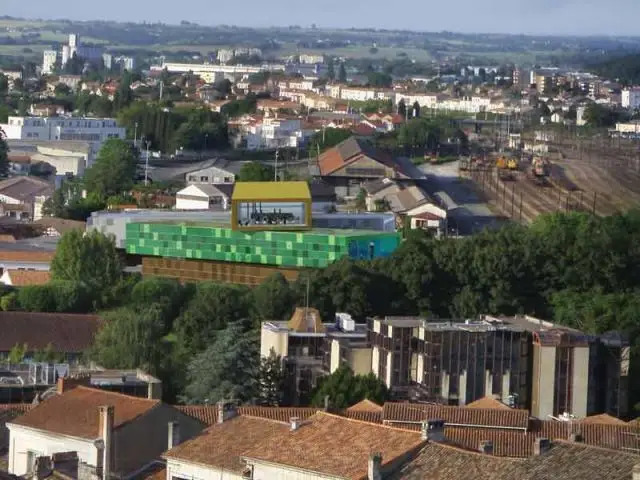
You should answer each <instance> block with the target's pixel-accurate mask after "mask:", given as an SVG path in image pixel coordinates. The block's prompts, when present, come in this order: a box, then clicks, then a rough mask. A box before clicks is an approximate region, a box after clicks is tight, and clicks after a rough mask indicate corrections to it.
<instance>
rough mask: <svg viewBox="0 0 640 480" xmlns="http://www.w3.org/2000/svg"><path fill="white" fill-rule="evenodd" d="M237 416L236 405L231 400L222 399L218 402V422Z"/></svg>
mask: <svg viewBox="0 0 640 480" xmlns="http://www.w3.org/2000/svg"><path fill="white" fill-rule="evenodd" d="M235 416H236V407H235V405H234V404H233V403H231V402H226V401H224V400H220V401H219V402H218V423H224V422H226V421H227V420H230V419H231V418H233V417H235Z"/></svg>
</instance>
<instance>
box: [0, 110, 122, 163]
mask: <svg viewBox="0 0 640 480" xmlns="http://www.w3.org/2000/svg"><path fill="white" fill-rule="evenodd" d="M0 128H2V129H3V130H4V132H5V134H6V136H7V139H9V140H54V141H57V140H75V141H83V142H88V143H89V144H90V145H91V150H92V152H91V153H92V154H95V153H97V152H98V150H99V149H100V145H102V143H103V142H104V141H106V140H108V139H109V138H121V139H124V138H125V136H126V131H125V129H124V128H123V127H119V126H118V124H117V122H116V120H115V119H113V118H89V117H9V119H8V122H7V123H6V124H2V125H0ZM90 158H93V155H90Z"/></svg>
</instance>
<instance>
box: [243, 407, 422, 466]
mask: <svg viewBox="0 0 640 480" xmlns="http://www.w3.org/2000/svg"><path fill="white" fill-rule="evenodd" d="M271 440H272V441H270V442H264V443H262V444H259V445H256V444H254V445H252V447H251V448H249V449H247V450H245V452H244V453H243V456H244V457H247V458H250V459H255V460H258V461H264V462H269V463H276V464H280V465H286V466H289V467H292V468H295V469H302V470H306V471H313V472H319V473H321V474H323V475H325V476H332V477H337V478H343V479H362V478H366V476H367V463H368V459H369V455H370V454H371V453H372V452H378V453H380V454H381V455H382V466H383V468H384V466H385V465H389V464H391V463H393V462H394V460H397V459H398V457H402V456H404V455H407V454H410V453H411V452H414V451H415V450H416V449H418V448H420V447H421V446H422V445H424V441H423V440H422V438H421V435H420V433H417V432H409V431H404V430H401V429H397V428H392V427H385V426H382V425H374V424H370V423H367V422H361V421H358V420H352V419H348V418H344V417H340V416H337V415H331V414H328V413H324V412H319V413H317V414H316V415H314V416H313V417H311V418H310V419H309V420H308V421H307V422H303V423H302V424H301V425H300V427H299V428H298V429H297V430H295V431H292V430H290V429H287V431H286V433H284V434H283V433H281V434H279V435H278V436H277V437H276V441H273V440H274V439H273V438H272V439H271ZM342 446H344V448H343V447H342Z"/></svg>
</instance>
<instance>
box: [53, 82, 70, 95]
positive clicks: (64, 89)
mask: <svg viewBox="0 0 640 480" xmlns="http://www.w3.org/2000/svg"><path fill="white" fill-rule="evenodd" d="M53 93H54V95H55V96H56V97H66V96H67V95H69V94H71V89H70V88H69V86H68V85H65V84H64V83H59V84H58V85H56V86H55V88H54V89H53Z"/></svg>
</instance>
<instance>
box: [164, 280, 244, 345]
mask: <svg viewBox="0 0 640 480" xmlns="http://www.w3.org/2000/svg"><path fill="white" fill-rule="evenodd" d="M249 295H250V293H249V290H248V289H247V288H244V287H239V286H235V285H225V284H218V283H212V282H200V283H198V284H197V285H196V286H195V292H194V293H193V296H192V298H191V299H190V300H189V302H188V303H187V305H186V306H185V307H184V310H183V312H182V314H181V315H180V317H178V319H177V320H176V332H177V335H178V338H179V340H180V344H181V346H182V348H183V349H184V351H185V352H187V353H188V354H190V355H194V354H196V353H197V352H201V351H202V350H204V349H205V348H207V346H209V345H211V344H212V343H213V342H214V341H215V340H216V337H217V334H218V333H219V332H220V331H221V330H224V329H225V328H226V326H227V324H228V323H230V322H234V321H237V320H240V319H243V318H248V317H249V313H250V305H249V298H250V297H249Z"/></svg>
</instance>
